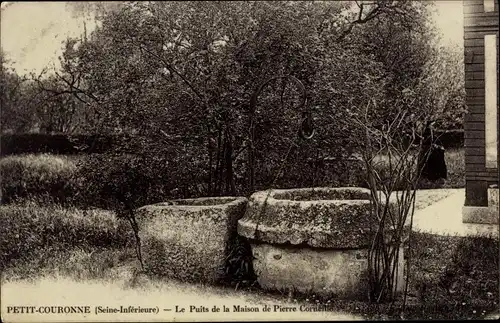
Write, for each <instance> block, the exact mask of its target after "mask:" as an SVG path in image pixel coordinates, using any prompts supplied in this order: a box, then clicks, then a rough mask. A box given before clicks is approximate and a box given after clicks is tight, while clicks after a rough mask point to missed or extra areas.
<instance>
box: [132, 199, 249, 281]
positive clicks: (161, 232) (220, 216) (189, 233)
mask: <svg viewBox="0 0 500 323" xmlns="http://www.w3.org/2000/svg"><path fill="white" fill-rule="evenodd" d="M247 201H248V200H247V199H246V198H244V197H206V198H197V199H183V200H172V201H168V202H163V203H157V204H152V205H146V206H143V207H141V208H139V209H137V212H136V220H137V224H138V227H139V237H140V241H141V254H142V258H143V263H144V267H145V270H146V271H147V272H150V273H153V274H157V275H160V276H166V277H170V278H175V279H179V280H182V281H190V282H207V283H215V282H217V281H219V280H220V279H222V278H223V277H224V267H225V260H226V257H227V254H228V252H229V250H230V248H231V246H230V245H229V244H230V241H231V240H232V239H231V238H232V237H233V236H234V235H236V234H237V233H236V227H237V221H238V220H239V219H240V218H241V217H242V216H243V215H244V213H245V209H246V205H247Z"/></svg>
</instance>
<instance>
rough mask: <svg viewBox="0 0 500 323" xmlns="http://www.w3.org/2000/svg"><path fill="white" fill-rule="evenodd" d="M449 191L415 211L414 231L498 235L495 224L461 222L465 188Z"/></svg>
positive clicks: (461, 234) (463, 234)
mask: <svg viewBox="0 0 500 323" xmlns="http://www.w3.org/2000/svg"><path fill="white" fill-rule="evenodd" d="M433 191H434V190H433ZM436 191H438V190H436ZM449 192H450V194H449V195H448V196H447V197H445V198H443V199H441V200H439V201H437V202H435V203H432V204H430V205H429V206H426V207H424V208H422V209H420V210H417V211H415V214H414V220H413V221H414V222H413V228H414V231H420V232H427V233H433V234H438V235H458V236H478V235H486V236H494V237H498V225H497V224H473V223H463V222H462V207H463V205H464V201H465V189H453V190H449Z"/></svg>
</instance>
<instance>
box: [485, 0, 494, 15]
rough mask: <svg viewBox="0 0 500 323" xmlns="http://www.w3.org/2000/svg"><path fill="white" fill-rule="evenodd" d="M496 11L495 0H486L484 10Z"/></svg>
mask: <svg viewBox="0 0 500 323" xmlns="http://www.w3.org/2000/svg"><path fill="white" fill-rule="evenodd" d="M490 11H495V0H484V12H490Z"/></svg>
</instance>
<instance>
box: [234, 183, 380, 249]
mask: <svg viewBox="0 0 500 323" xmlns="http://www.w3.org/2000/svg"><path fill="white" fill-rule="evenodd" d="M370 211H371V206H370V191H369V190H368V189H364V188H357V187H341V188H302V189H288V190H271V191H261V192H257V193H255V194H253V195H252V196H251V197H250V199H249V203H248V207H247V211H246V213H245V216H244V217H243V218H242V219H241V220H239V221H238V233H239V234H240V235H241V236H243V237H246V238H249V239H253V240H256V241H260V242H266V243H271V244H292V245H299V244H306V245H308V246H311V247H317V248H335V249H358V248H365V247H367V246H369V245H370V244H371V238H372V233H373V232H372V231H373V230H372V229H370V228H371V220H370Z"/></svg>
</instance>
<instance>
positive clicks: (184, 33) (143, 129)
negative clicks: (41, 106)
mask: <svg viewBox="0 0 500 323" xmlns="http://www.w3.org/2000/svg"><path fill="white" fill-rule="evenodd" d="M348 6H349V5H348V4H342V3H337V2H317V3H308V2H279V3H273V2H248V3H242V2H239V3H231V2H210V3H209V2H182V3H181V2H169V3H155V2H153V3H136V2H134V3H128V4H125V5H124V6H123V7H122V8H120V9H118V10H115V11H113V12H109V13H107V14H105V15H103V17H102V25H101V26H100V27H99V28H98V29H97V30H96V31H94V32H93V33H92V34H91V35H90V37H89V38H88V40H87V41H83V42H73V41H72V42H68V43H67V47H66V50H65V55H63V57H62V66H63V68H62V70H61V71H60V72H58V73H57V74H56V75H57V77H58V78H59V82H60V83H61V84H63V85H64V84H66V87H65V90H64V91H61V90H59V92H60V93H63V92H65V91H69V92H72V94H73V95H74V96H75V97H77V98H78V100H80V101H82V102H84V105H83V106H82V108H84V109H85V113H84V114H87V115H92V116H94V119H92V122H89V123H88V124H87V126H88V129H89V131H91V132H93V133H98V134H107V133H116V132H118V133H120V132H124V133H128V134H131V138H130V141H129V142H128V143H127V144H132V145H135V146H136V147H139V148H138V149H140V151H141V154H142V153H144V152H154V154H155V155H157V156H162V158H164V159H165V163H167V162H168V164H169V167H170V172H171V173H175V174H178V175H179V177H181V178H187V177H190V176H191V177H195V178H196V184H195V186H196V187H199V188H201V192H202V194H203V195H227V194H230V195H234V194H246V193H249V192H248V190H249V187H248V169H249V167H250V165H249V164H248V161H247V158H246V155H247V147H248V145H249V142H248V129H249V117H248V103H249V98H250V95H251V94H252V93H253V91H254V90H255V89H256V88H257V87H258V86H259V85H260V83H261V82H262V81H264V80H266V79H267V78H268V77H270V76H275V75H293V76H295V77H297V78H298V79H300V80H301V81H302V83H304V84H305V86H306V89H307V95H308V101H307V102H308V103H307V104H308V106H311V107H312V110H313V115H314V119H315V122H314V123H315V128H316V130H317V131H316V135H315V136H314V137H313V139H312V141H311V142H308V143H304V142H300V141H299V142H298V143H296V146H294V147H292V151H291V154H292V155H293V156H294V160H295V161H297V163H295V164H294V163H290V165H289V166H290V167H293V168H297V169H298V168H299V167H300V168H302V171H303V173H304V174H309V177H314V175H313V172H314V171H315V168H314V167H316V166H313V165H318V161H321V160H323V159H325V158H331V160H342V157H346V156H349V155H351V154H352V153H353V151H355V150H356V146H357V143H356V141H354V140H353V130H352V125H351V124H349V122H348V121H346V119H345V118H344V114H345V111H346V109H347V108H348V107H350V106H351V105H359V104H360V103H361V102H363V101H364V100H366V99H367V98H374V97H381V96H384V95H386V94H387V93H385V92H387V91H388V90H387V89H392V88H394V87H393V86H390V84H396V83H397V82H400V81H399V79H398V78H396V77H394V76H391V75H389V76H386V75H385V74H384V73H385V72H384V70H385V69H386V66H387V60H382V59H376V58H374V57H373V53H372V52H371V49H370V48H371V47H370V44H372V43H374V42H376V39H377V37H372V36H373V35H371V34H370V31H371V30H375V31H374V32H378V31H379V29H380V30H382V29H383V28H388V26H390V25H391V23H396V22H397V23H399V21H403V22H406V23H411V26H413V27H415V28H413V27H412V28H413V29H412V32H413V34H418V36H419V37H420V38H418V39H417V40H415V41H413V42H412V41H410V40H412V39H411V38H409V36H408V35H410V34H412V33H410V32H409V31H408V30H406V29H404V30H403V29H402V28H400V29H398V30H396V31H395V34H396V35H399V34H401V35H402V36H401V37H399V38H397V39H396V40H395V41H399V43H398V46H397V48H401V50H400V51H397V52H398V53H399V54H400V55H403V54H404V53H413V52H414V54H413V55H412V56H409V57H402V58H398V64H399V65H397V66H394V68H393V71H396V70H401V73H400V74H399V75H407V77H406V78H408V77H410V78H411V80H413V83H414V81H415V79H416V78H418V77H419V75H417V74H418V73H417V71H419V70H420V67H421V66H422V64H424V63H425V62H426V59H427V58H426V57H427V56H425V55H423V54H422V53H423V52H425V50H427V47H428V44H427V41H428V39H426V38H425V35H426V32H427V31H428V29H426V28H423V27H422V26H423V24H424V22H425V21H424V20H425V19H424V17H425V16H426V11H425V8H426V7H427V5H423V4H418V3H417V4H415V3H412V2H407V1H400V2H395V3H393V4H387V3H385V2H376V5H374V6H371V7H370V6H365V7H364V8H365V9H364V11H362V10H359V12H358V11H356V10H352V8H351V9H349V8H348ZM403 13H405V14H403ZM411 15H413V16H414V17H415V18H408V17H411ZM408 19H409V20H410V21H409V22H408ZM365 24H366V26H365ZM419 28H420V29H419ZM350 32H352V37H351V36H349V33H350ZM358 35H361V36H363V37H358ZM358 38H359V39H361V40H358ZM405 46H406V47H405ZM407 46H414V47H415V46H416V47H415V49H418V48H423V49H421V50H420V49H419V50H415V51H410V50H407ZM403 47H405V48H404V49H403ZM394 48H395V44H394V42H393V43H391V44H390V46H386V47H380V48H378V51H379V52H381V53H383V54H384V55H389V54H390V53H392V52H394ZM415 58H418V60H417V61H415ZM410 69H411V71H413V72H411V73H410ZM381 82H382V83H383V84H387V86H385V87H384V89H385V90H387V91H385V92H384V91H382V90H381V87H380V84H381ZM391 82H392V83H391ZM405 82H406V83H405V84H402V85H401V84H400V86H398V89H400V88H402V87H403V85H404V86H408V84H411V82H410V81H405ZM298 95H299V93H298V91H297V88H296V87H295V86H294V85H293V84H292V85H290V84H289V83H285V82H281V81H279V80H277V81H276V82H274V83H273V84H270V86H269V87H267V88H266V90H265V91H264V92H263V93H262V94H261V96H260V97H259V102H258V106H257V110H256V118H255V124H256V133H257V135H258V137H257V138H256V139H257V142H256V143H255V151H257V152H258V153H257V155H256V159H257V165H256V173H257V174H260V175H261V179H260V180H258V181H257V187H256V189H259V188H261V187H265V186H268V185H269V184H270V182H271V180H270V179H271V178H274V173H275V172H276V170H277V169H278V164H279V162H280V161H281V159H282V156H283V155H284V154H285V153H286V152H287V151H288V150H289V149H290V146H291V145H293V143H294V141H295V139H294V137H295V136H296V133H297V130H298V129H297V125H298V124H300V122H299V121H300V118H301V113H302V111H298V110H297V108H298V106H297V100H298ZM278 129H279V130H278ZM146 138H147V139H146ZM311 158H312V159H316V162H312V163H311V162H310V160H308V159H311ZM290 160H291V158H290ZM306 161H307V162H306ZM333 167H337V168H338V169H339V173H342V172H343V171H345V170H346V168H345V166H343V165H342V164H341V163H340V162H339V163H338V164H337V165H334V166H333ZM277 185H279V186H281V185H287V184H286V182H285V181H284V179H283V180H282V181H281V182H278V183H277Z"/></svg>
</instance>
